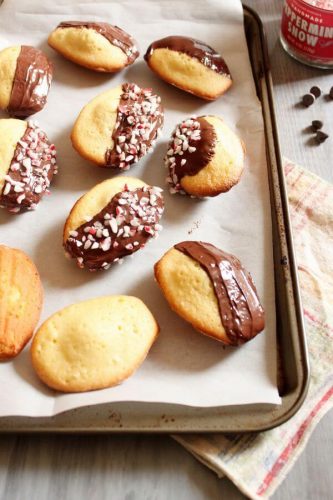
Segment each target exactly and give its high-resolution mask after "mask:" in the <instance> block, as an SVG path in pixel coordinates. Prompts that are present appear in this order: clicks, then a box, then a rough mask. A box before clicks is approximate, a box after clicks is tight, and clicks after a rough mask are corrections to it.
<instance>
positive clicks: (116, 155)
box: [71, 83, 164, 170]
mask: <svg viewBox="0 0 333 500" xmlns="http://www.w3.org/2000/svg"><path fill="white" fill-rule="evenodd" d="M163 118H164V113H163V108H162V106H161V98H160V97H158V96H157V95H155V94H153V93H152V90H151V89H141V88H140V87H139V86H138V85H136V84H135V83H124V84H122V85H119V86H118V87H116V88H114V89H111V90H107V91H106V92H103V93H102V94H100V95H99V96H97V97H95V99H93V100H92V101H90V102H89V103H88V104H87V105H86V106H85V107H84V108H83V109H82V111H81V113H80V114H79V117H78V118H77V120H76V122H75V124H74V128H73V130H72V135H71V139H72V143H73V147H74V148H75V149H76V150H77V152H78V153H79V154H80V155H81V156H83V158H86V159H87V160H90V161H92V162H93V163H96V164H97V165H99V166H101V167H112V168H117V169H120V170H128V169H129V168H130V166H131V165H132V164H133V163H136V162H138V161H139V160H140V158H142V157H143V156H144V155H146V154H147V153H148V152H149V151H151V149H152V148H153V147H154V145H155V143H156V138H157V136H158V134H159V132H160V129H161V127H162V125H163Z"/></svg>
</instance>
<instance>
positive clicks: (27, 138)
mask: <svg viewBox="0 0 333 500" xmlns="http://www.w3.org/2000/svg"><path fill="white" fill-rule="evenodd" d="M56 173H57V165H56V150H55V146H54V144H51V143H50V142H49V140H48V138H47V136H46V134H45V133H44V132H43V131H42V130H41V129H40V128H39V127H38V126H37V125H36V124H35V123H33V122H29V123H28V126H27V128H26V130H25V133H24V135H23V137H22V138H21V139H20V140H19V141H18V143H17V146H16V148H15V152H14V156H13V159H12V161H11V163H10V167H9V170H8V172H7V175H6V176H5V183H4V186H3V189H2V192H1V194H0V206H1V207H3V208H7V209H8V210H9V211H10V212H12V213H18V212H23V211H26V210H33V209H35V208H36V207H37V205H38V203H39V202H40V200H41V198H42V197H43V196H44V195H45V193H47V192H48V188H49V186H50V183H51V180H52V177H53V175H55V174H56Z"/></svg>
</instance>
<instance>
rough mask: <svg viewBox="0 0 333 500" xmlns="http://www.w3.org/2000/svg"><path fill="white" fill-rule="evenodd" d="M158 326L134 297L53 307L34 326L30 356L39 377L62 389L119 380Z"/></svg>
mask: <svg viewBox="0 0 333 500" xmlns="http://www.w3.org/2000/svg"><path fill="white" fill-rule="evenodd" d="M158 331H159V327H158V324H157V323H156V321H155V319H154V317H153V315H152V314H151V312H150V311H149V309H148V308H147V306H146V305H145V304H144V303H143V302H142V301H141V300H140V299H138V298H136V297H130V296H121V295H119V296H116V295H115V296H109V297H99V298H96V299H91V300H87V301H85V302H80V303H78V304H73V305H71V306H69V307H66V308H65V309H62V310H61V311H58V312H56V313H55V314H53V316H51V317H50V318H49V319H47V320H46V321H45V323H43V324H42V326H41V327H40V328H39V330H38V331H37V333H36V335H35V337H34V340H33V343H32V346H31V359H32V364H33V367H34V369H35V370H36V373H37V375H38V376H39V377H40V379H41V380H42V381H43V382H44V383H45V384H46V385H48V386H49V387H51V388H53V389H56V390H58V391H62V392H83V391H91V390H95V389H103V388H106V387H112V386H114V385H117V384H119V383H120V382H122V381H123V380H124V379H126V378H128V377H129V376H130V375H132V373H133V372H134V371H135V370H136V369H137V368H138V367H139V366H140V365H141V363H142V362H143V361H144V359H145V357H146V356H147V354H148V351H149V349H150V348H151V346H152V344H153V342H154V341H155V339H156V337H157V334H158Z"/></svg>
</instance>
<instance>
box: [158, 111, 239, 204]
mask: <svg viewBox="0 0 333 500" xmlns="http://www.w3.org/2000/svg"><path fill="white" fill-rule="evenodd" d="M244 150H245V148H244V145H243V143H242V141H241V140H240V139H239V138H238V137H237V135H236V134H235V133H234V132H233V131H232V130H231V129H230V128H229V127H228V125H226V123H225V122H224V121H223V120H222V119H221V118H219V117H217V116H210V115H208V116H200V117H198V118H194V117H193V118H187V119H185V120H183V121H182V122H181V123H180V124H179V125H177V127H176V128H175V130H174V132H173V134H172V137H171V140H170V142H169V145H168V151H167V155H166V157H165V166H166V167H167V168H168V170H169V175H168V177H167V182H168V183H169V185H170V192H171V193H172V194H175V193H177V192H179V193H182V194H184V193H186V194H190V195H192V196H197V197H205V196H217V195H218V194H220V193H224V192H226V191H229V190H230V189H231V188H232V187H233V186H235V185H236V184H237V183H238V182H239V180H240V177H241V175H242V172H243V169H244V157H245V152H244Z"/></svg>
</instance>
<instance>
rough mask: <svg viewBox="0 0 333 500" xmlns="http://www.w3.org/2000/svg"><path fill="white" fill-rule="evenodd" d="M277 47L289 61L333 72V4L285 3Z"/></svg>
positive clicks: (323, 0) (312, 0)
mask: <svg viewBox="0 0 333 500" xmlns="http://www.w3.org/2000/svg"><path fill="white" fill-rule="evenodd" d="M280 38H281V43H282V46H283V48H284V49H285V50H286V51H287V52H288V54H290V55H291V56H292V57H294V58H295V59H297V60H298V61H300V62H303V63H305V64H309V65H310V66H317V67H319V68H328V69H329V68H331V69H332V68H333V0H285V3H284V7H283V14H282V23H281V34H280Z"/></svg>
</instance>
